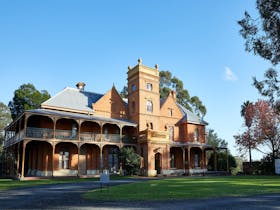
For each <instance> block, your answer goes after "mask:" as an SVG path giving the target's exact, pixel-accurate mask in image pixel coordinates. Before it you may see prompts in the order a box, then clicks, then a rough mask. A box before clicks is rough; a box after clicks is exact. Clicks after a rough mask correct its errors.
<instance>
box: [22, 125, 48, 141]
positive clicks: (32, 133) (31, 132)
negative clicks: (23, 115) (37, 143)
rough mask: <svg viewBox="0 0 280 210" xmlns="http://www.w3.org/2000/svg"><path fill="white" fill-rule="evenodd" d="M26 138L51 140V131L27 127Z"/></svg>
mask: <svg viewBox="0 0 280 210" xmlns="http://www.w3.org/2000/svg"><path fill="white" fill-rule="evenodd" d="M26 137H30V138H46V139H50V138H53V129H49V128H35V127H27V128H26Z"/></svg>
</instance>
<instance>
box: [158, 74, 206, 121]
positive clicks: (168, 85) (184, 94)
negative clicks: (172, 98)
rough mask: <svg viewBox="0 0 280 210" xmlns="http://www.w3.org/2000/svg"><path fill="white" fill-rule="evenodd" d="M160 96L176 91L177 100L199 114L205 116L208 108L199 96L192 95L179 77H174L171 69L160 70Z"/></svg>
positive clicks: (164, 96)
mask: <svg viewBox="0 0 280 210" xmlns="http://www.w3.org/2000/svg"><path fill="white" fill-rule="evenodd" d="M159 75H160V85H159V86H160V97H161V98H166V97H167V96H168V94H169V93H170V91H172V90H174V91H176V94H177V96H176V98H177V102H178V103H179V104H181V105H182V106H184V107H185V108H186V109H188V110H190V111H194V112H195V113H196V114H197V115H199V116H201V117H203V116H205V114H206V112H207V110H206V107H205V106H204V105H203V103H202V101H201V100H200V99H199V97H198V96H193V97H190V94H189V92H188V90H186V89H184V84H183V81H182V80H180V79H179V78H177V77H175V76H174V77H172V74H171V72H169V71H160V72H159Z"/></svg>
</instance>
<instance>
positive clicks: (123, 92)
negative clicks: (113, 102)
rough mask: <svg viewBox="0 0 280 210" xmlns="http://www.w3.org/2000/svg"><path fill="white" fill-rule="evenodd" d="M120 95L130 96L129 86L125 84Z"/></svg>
mask: <svg viewBox="0 0 280 210" xmlns="http://www.w3.org/2000/svg"><path fill="white" fill-rule="evenodd" d="M120 96H121V97H122V98H127V97H128V88H127V86H124V87H123V89H122V90H121V92H120Z"/></svg>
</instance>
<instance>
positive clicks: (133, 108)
mask: <svg viewBox="0 0 280 210" xmlns="http://www.w3.org/2000/svg"><path fill="white" fill-rule="evenodd" d="M131 112H132V113H135V101H132V103H131Z"/></svg>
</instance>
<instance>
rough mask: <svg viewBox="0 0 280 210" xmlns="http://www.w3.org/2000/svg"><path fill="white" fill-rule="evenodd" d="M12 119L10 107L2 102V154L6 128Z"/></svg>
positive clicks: (0, 118)
mask: <svg viewBox="0 0 280 210" xmlns="http://www.w3.org/2000/svg"><path fill="white" fill-rule="evenodd" d="M11 121H12V118H11V112H10V110H9V107H8V106H6V105H5V104H4V103H2V102H0V154H1V153H2V145H3V141H4V128H5V127H6V126H7V125H8V124H9V123H10V122H11Z"/></svg>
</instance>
